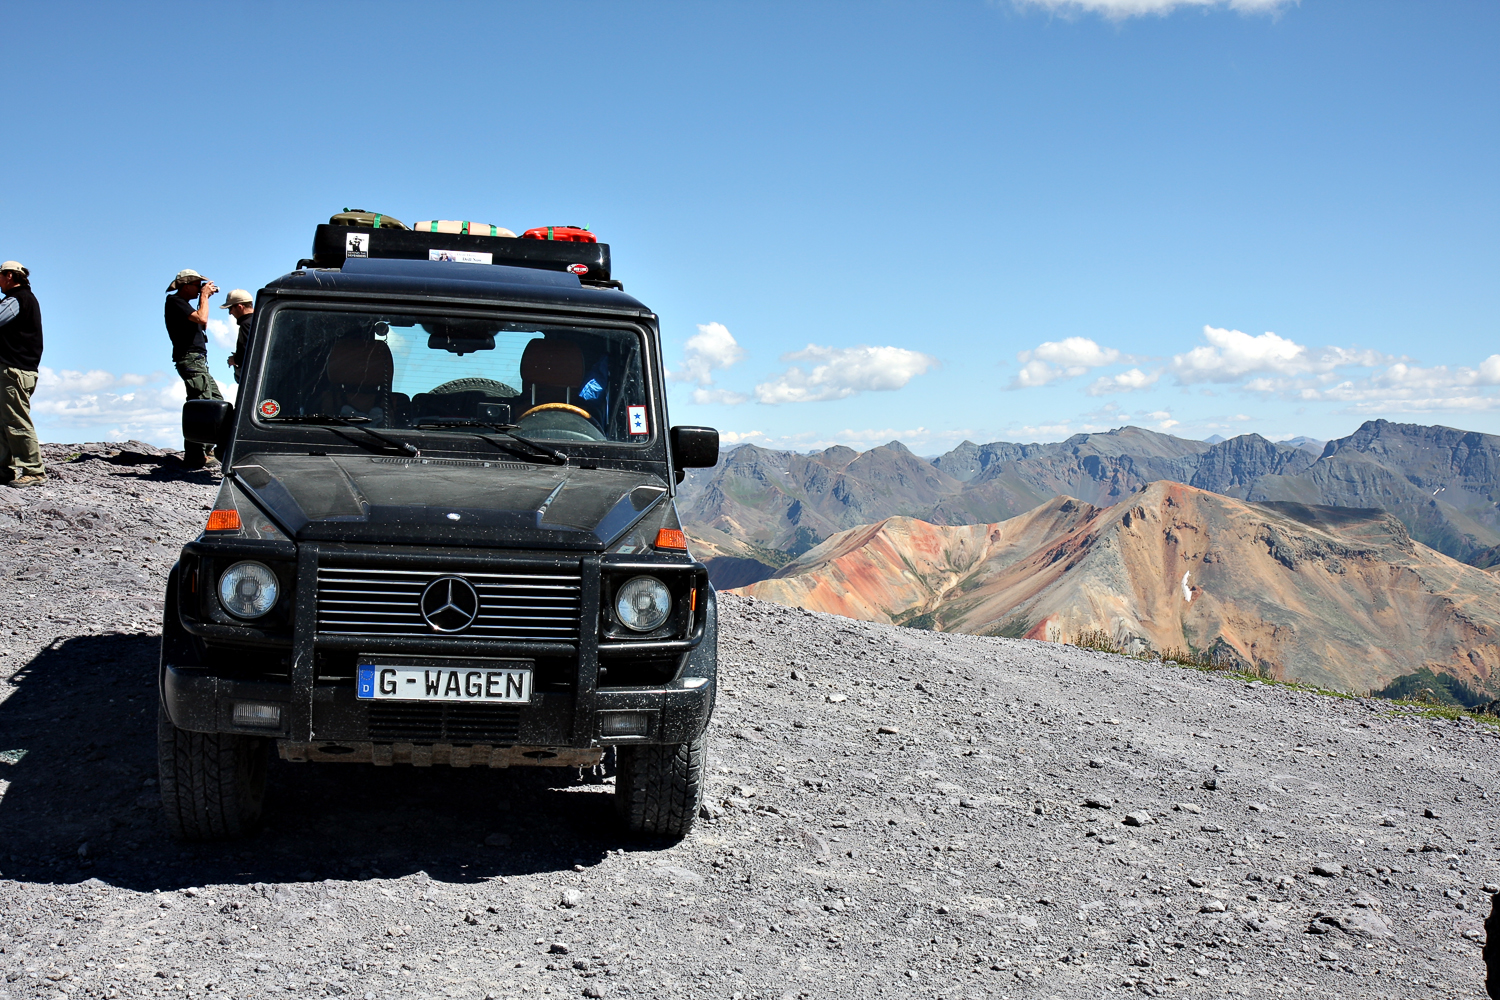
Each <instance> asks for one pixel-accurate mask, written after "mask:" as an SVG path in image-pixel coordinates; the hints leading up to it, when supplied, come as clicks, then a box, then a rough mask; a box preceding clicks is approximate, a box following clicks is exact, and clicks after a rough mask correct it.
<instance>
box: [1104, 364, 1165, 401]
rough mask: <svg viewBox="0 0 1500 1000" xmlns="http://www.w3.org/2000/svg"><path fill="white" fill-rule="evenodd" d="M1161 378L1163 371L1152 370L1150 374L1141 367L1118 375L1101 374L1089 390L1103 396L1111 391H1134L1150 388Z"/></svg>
mask: <svg viewBox="0 0 1500 1000" xmlns="http://www.w3.org/2000/svg"><path fill="white" fill-rule="evenodd" d="M1160 378H1161V372H1159V371H1157V372H1150V373H1149V374H1148V373H1146V372H1143V371H1141V370H1140V369H1139V368H1132V369H1130V370H1129V371H1126V372H1121V373H1120V374H1118V375H1101V376H1099V378H1097V379H1095V380H1094V384H1093V385H1091V386H1089V387H1088V389H1087V392H1088V394H1089V395H1090V396H1103V395H1104V394H1106V393H1110V392H1134V391H1135V390H1137V389H1149V388H1151V387H1152V386H1153V385H1155V384H1156V382H1157V380H1158V379H1160Z"/></svg>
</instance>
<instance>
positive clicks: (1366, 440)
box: [741, 425, 1500, 700]
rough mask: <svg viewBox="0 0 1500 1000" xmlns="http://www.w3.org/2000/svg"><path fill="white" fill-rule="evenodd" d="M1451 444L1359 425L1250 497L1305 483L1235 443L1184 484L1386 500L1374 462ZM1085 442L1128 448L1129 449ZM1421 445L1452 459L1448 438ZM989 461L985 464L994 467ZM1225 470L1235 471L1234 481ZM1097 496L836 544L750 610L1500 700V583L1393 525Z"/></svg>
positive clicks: (788, 572) (1210, 495) (1287, 464)
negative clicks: (1413, 445) (1173, 654)
mask: <svg viewBox="0 0 1500 1000" xmlns="http://www.w3.org/2000/svg"><path fill="white" fill-rule="evenodd" d="M1444 430H1445V429H1442V428H1412V429H1407V428H1397V427H1396V426H1395V425H1383V426H1382V425H1367V426H1366V427H1365V428H1361V431H1362V432H1365V431H1368V432H1369V433H1368V434H1365V435H1364V436H1363V437H1362V436H1361V435H1359V434H1356V435H1354V436H1353V438H1350V439H1344V441H1342V442H1333V443H1332V444H1331V445H1330V446H1329V448H1328V449H1326V450H1325V454H1324V457H1323V458H1322V459H1319V462H1327V463H1328V470H1327V471H1326V472H1321V471H1320V472H1314V471H1313V468H1312V467H1309V466H1307V465H1306V464H1304V465H1303V466H1302V467H1301V469H1300V471H1298V472H1283V473H1281V474H1279V475H1278V474H1263V475H1260V476H1257V477H1252V481H1251V482H1250V483H1249V484H1244V483H1243V477H1242V476H1241V475H1240V474H1239V471H1237V470H1241V471H1242V470H1243V469H1244V468H1247V467H1248V468H1252V469H1254V468H1266V467H1271V468H1276V467H1280V468H1282V469H1284V470H1286V469H1292V468H1296V466H1295V463H1293V462H1291V461H1290V460H1288V459H1286V456H1285V455H1284V454H1283V452H1282V451H1281V450H1279V449H1276V448H1275V446H1271V445H1269V443H1268V442H1264V441H1262V440H1261V439H1259V438H1255V439H1252V440H1247V439H1245V438H1237V439H1234V440H1233V441H1229V442H1225V444H1234V442H1235V441H1238V442H1240V444H1239V445H1238V446H1236V448H1235V449H1234V450H1231V451H1230V452H1228V453H1221V454H1220V455H1219V456H1216V457H1214V458H1212V459H1210V458H1209V457H1208V453H1207V452H1206V451H1205V452H1202V453H1199V457H1200V459H1202V461H1200V462H1199V463H1198V466H1197V468H1195V469H1194V472H1195V474H1197V473H1203V474H1204V475H1205V476H1208V477H1211V481H1214V482H1218V483H1221V484H1224V486H1225V490H1229V489H1244V490H1246V491H1247V492H1248V491H1251V490H1254V489H1259V488H1260V487H1259V485H1258V484H1259V482H1260V481H1261V480H1264V479H1267V478H1271V479H1276V480H1281V479H1290V480H1291V481H1293V482H1294V483H1296V484H1299V485H1298V488H1299V489H1312V488H1320V489H1327V490H1330V491H1332V490H1334V489H1335V488H1336V487H1335V486H1334V485H1327V484H1330V483H1331V484H1336V485H1337V487H1338V488H1342V487H1343V486H1345V485H1347V484H1350V483H1353V484H1355V488H1357V489H1376V490H1380V489H1386V488H1389V487H1390V486H1391V480H1390V478H1389V475H1390V473H1389V469H1388V468H1387V466H1386V465H1384V464H1383V462H1384V461H1388V460H1396V461H1406V462H1409V463H1411V465H1413V466H1415V465H1420V464H1422V463H1420V462H1418V461H1416V460H1415V456H1413V455H1412V454H1410V453H1409V452H1408V451H1407V450H1406V448H1405V446H1404V445H1403V446H1398V444H1397V442H1402V441H1408V440H1409V439H1412V438H1415V439H1417V440H1422V439H1424V435H1422V434H1416V433H1412V432H1413V431H1444ZM1139 433H1142V434H1144V433H1146V432H1139ZM1452 433H1453V434H1461V433H1462V432H1452ZM1092 437H1093V438H1095V439H1097V438H1100V437H1104V438H1107V439H1111V440H1115V441H1120V440H1131V439H1132V435H1130V434H1128V433H1124V432H1122V433H1120V434H1117V435H1093V436H1092ZM1393 437H1394V438H1395V440H1392V438H1393ZM1474 437H1482V435H1474ZM1162 438H1163V436H1162V435H1152V436H1150V437H1149V438H1145V439H1142V440H1144V441H1146V442H1148V443H1154V444H1156V445H1158V446H1159V447H1158V449H1157V450H1156V451H1155V452H1154V453H1153V454H1151V455H1148V456H1144V457H1142V458H1140V460H1139V461H1136V458H1135V456H1132V457H1131V462H1129V463H1126V462H1120V463H1119V464H1117V465H1116V466H1115V469H1116V471H1119V470H1121V469H1122V468H1124V467H1126V466H1127V465H1128V466H1133V467H1134V468H1136V469H1139V468H1141V467H1147V468H1150V467H1152V466H1151V465H1150V464H1149V463H1157V464H1158V465H1160V464H1165V463H1171V462H1175V461H1181V460H1182V459H1181V456H1180V455H1177V454H1174V452H1176V451H1179V450H1180V449H1179V448H1178V446H1177V445H1176V444H1172V443H1169V442H1172V441H1175V439H1167V443H1164V442H1163V441H1162ZM1354 438H1357V439H1358V441H1355V440H1354ZM1426 439H1429V440H1433V441H1434V442H1447V441H1448V440H1449V439H1448V437H1447V436H1446V434H1442V433H1439V434H1431V435H1427V436H1426ZM1381 441H1383V442H1384V444H1383V445H1379V446H1377V443H1378V442H1381ZM1079 444H1080V446H1086V445H1085V443H1083V442H1080V443H1079ZM1335 446H1337V447H1335ZM987 447H989V448H990V449H991V450H990V452H988V453H989V454H992V455H993V454H996V453H998V452H1000V448H999V447H997V446H987ZM1433 447H1437V444H1436V443H1435V444H1434V446H1433ZM876 450H877V451H881V450H882V449H876ZM884 450H885V451H886V452H888V453H892V452H894V457H892V456H890V455H889V454H888V457H887V458H886V459H883V461H889V462H891V463H893V464H896V465H897V466H898V467H904V465H902V464H901V459H900V457H899V456H900V452H895V451H894V449H892V448H890V447H889V446H888V447H887V449H884ZM1471 450H1472V449H1471ZM902 451H904V449H902ZM955 451H956V452H961V453H962V454H960V455H959V456H958V458H957V459H955V460H954V461H951V462H948V463H947V464H948V465H949V466H950V467H953V468H956V469H957V470H958V471H961V472H965V471H966V472H970V473H971V475H970V480H971V481H972V479H974V478H977V477H978V476H979V475H980V474H982V468H983V463H982V461H980V460H979V459H977V458H975V455H976V453H977V454H978V455H983V454H986V452H985V450H984V449H973V448H972V446H970V448H960V449H955ZM1448 454H1449V455H1452V454H1453V450H1452V449H1449V451H1448ZM1340 455H1344V456H1345V457H1344V458H1340V457H1339V456H1340ZM1372 455H1373V456H1376V457H1373V458H1371V457H1366V456H1372ZM948 457H949V456H944V458H945V459H947V458H948ZM1236 457H1239V458H1243V459H1244V462H1243V463H1242V464H1236V461H1235V460H1234V459H1236ZM971 459H972V461H971ZM1095 460H1098V461H1099V462H1100V463H1101V464H1102V463H1103V462H1104V457H1102V456H1100V454H1099V451H1098V450H1093V451H1091V452H1090V453H1089V455H1088V456H1087V458H1086V459H1085V461H1088V462H1090V463H1092V462H1094V461H1095ZM1010 461H1024V459H1020V460H1017V459H1010V458H1006V459H1003V460H1002V459H997V460H995V461H992V462H990V465H989V467H990V468H992V469H993V468H995V467H996V466H997V465H999V464H1000V463H1001V462H1010ZM965 463H967V464H965ZM851 464H852V463H851ZM1427 466H1428V467H1429V468H1430V469H1436V468H1438V467H1441V463H1440V462H1439V461H1437V460H1436V459H1434V460H1432V461H1429V462H1428V463H1427ZM866 467H867V468H868V467H869V464H867V466H866ZM976 467H977V468H976ZM1056 467H1057V468H1061V469H1069V468H1072V467H1071V466H1068V465H1066V464H1065V463H1059V464H1058V466H1056ZM762 468H763V469H764V468H766V467H765V466H762ZM1004 474H1011V473H1008V472H1007V473H1004ZM1213 477H1216V478H1213ZM1444 479H1445V481H1447V482H1450V483H1453V484H1454V486H1452V487H1450V491H1451V492H1455V493H1457V492H1458V491H1459V489H1461V488H1462V487H1461V486H1460V485H1459V484H1460V483H1461V482H1462V479H1461V476H1460V475H1459V474H1458V473H1457V472H1450V473H1449V474H1447V475H1446V476H1445V477H1444ZM940 481H941V480H940ZM991 481H993V480H991ZM1093 481H1094V482H1095V483H1100V484H1104V483H1108V484H1109V485H1108V486H1103V485H1101V487H1100V492H1102V493H1103V494H1104V495H1105V496H1106V497H1108V498H1109V499H1110V500H1111V501H1112V506H1100V505H1098V504H1095V503H1090V502H1084V501H1081V500H1077V499H1072V498H1067V497H1054V498H1052V499H1049V500H1047V501H1045V502H1044V503H1042V504H1040V505H1038V506H1037V507H1036V508H1034V509H1033V510H1030V511H1028V512H1026V513H1024V514H1021V515H1019V516H1017V517H1013V518H1010V519H1008V520H1005V521H1002V522H999V523H988V524H973V525H963V526H941V525H934V524H931V523H927V522H925V521H920V520H916V519H914V518H910V517H893V518H888V519H884V520H881V521H879V522H877V523H874V524H868V525H864V526H861V527H858V528H853V529H850V530H847V531H844V532H841V533H837V534H835V535H834V536H833V537H831V538H829V539H827V540H826V541H824V542H823V543H822V544H820V545H818V546H817V547H816V548H814V549H812V550H811V551H808V552H806V553H803V554H802V555H801V556H800V557H799V558H797V559H795V560H793V561H792V562H790V563H789V564H787V565H785V566H783V567H782V568H781V569H780V570H779V571H778V572H777V573H776V575H775V576H774V577H773V578H771V579H767V580H763V581H760V582H757V583H754V584H752V585H750V586H748V587H746V588H744V589H743V591H741V592H742V593H747V594H751V595H753V596H755V597H758V598H762V599H766V600H771V601H776V602H778V603H782V604H787V605H793V606H798V605H800V606H802V607H806V608H809V609H812V610H818V611H827V612H832V613H835V614H840V615H845V616H848V617H852V618H861V619H866V620H872V621H887V622H897V623H900V624H906V625H912V626H917V627H922V628H932V629H938V630H941V631H950V632H967V633H975V634H983V635H1010V636H1024V637H1029V638H1036V639H1049V640H1052V641H1077V640H1078V639H1079V638H1080V637H1083V636H1087V635H1089V634H1090V633H1095V634H1096V635H1097V634H1100V633H1102V634H1103V635H1104V636H1105V637H1106V641H1107V642H1109V643H1113V644H1116V645H1118V646H1119V647H1120V648H1122V649H1123V650H1124V651H1126V652H1142V651H1145V650H1148V649H1149V650H1155V651H1157V652H1164V651H1170V650H1174V649H1180V650H1190V651H1196V652H1197V653H1199V654H1201V655H1204V656H1207V657H1208V658H1210V659H1211V660H1212V662H1214V663H1215V664H1218V665H1228V666H1235V667H1239V668H1241V669H1246V670H1254V671H1258V672H1260V673H1262V674H1264V675H1267V676H1273V677H1276V678H1278V679H1295V680H1300V681H1305V682H1311V683H1316V684H1321V685H1328V686H1332V687H1336V688H1341V689H1343V690H1351V691H1359V692H1363V691H1367V690H1374V689H1381V688H1387V687H1392V688H1396V689H1401V690H1407V689H1410V688H1412V687H1413V686H1415V687H1417V688H1421V687H1422V686H1423V685H1425V684H1426V683H1428V681H1430V680H1431V679H1432V678H1434V677H1447V678H1454V679H1456V680H1457V681H1458V682H1459V689H1460V690H1466V692H1467V693H1468V695H1469V696H1470V698H1471V700H1477V699H1478V698H1479V697H1481V696H1482V695H1483V693H1486V692H1487V696H1488V697H1494V696H1495V694H1497V693H1500V690H1497V687H1496V684H1495V681H1496V680H1497V679H1500V678H1497V676H1496V670H1497V668H1500V577H1497V576H1496V575H1494V574H1492V573H1488V572H1485V571H1483V570H1480V569H1476V568H1474V567H1472V566H1468V565H1464V564H1462V563H1459V562H1457V561H1455V560H1453V559H1450V558H1448V557H1446V556H1444V555H1442V554H1440V553H1438V552H1435V551H1433V550H1432V549H1430V548H1428V547H1426V546H1424V545H1421V544H1419V543H1415V542H1413V540H1412V537H1411V535H1410V533H1409V532H1408V530H1407V527H1406V525H1405V523H1404V522H1403V521H1402V520H1400V519H1399V518H1398V516H1396V515H1394V514H1391V513H1386V512H1384V511H1381V510H1375V509H1360V508H1354V507H1347V506H1345V507H1330V506H1317V507H1314V506H1308V505H1306V504H1303V503H1298V502H1291V501H1270V502H1264V503H1252V502H1248V501H1245V500H1240V499H1235V498H1232V497H1228V496H1223V495H1220V494H1219V493H1214V492H1209V491H1208V490H1206V489H1201V488H1195V487H1191V486H1184V485H1181V484H1180V483H1175V482H1163V481H1158V482H1154V483H1152V484H1151V485H1150V486H1146V487H1141V488H1133V489H1124V490H1122V491H1121V492H1118V493H1117V492H1115V485H1114V484H1115V480H1114V478H1113V476H1111V477H1110V478H1108V479H1105V478H1102V477H1101V478H1100V479H1094V480H1093ZM1271 485H1273V486H1275V485H1277V484H1276V483H1273V484H1271ZM1412 488H1413V489H1415V490H1421V491H1425V490H1427V489H1428V488H1429V487H1428V485H1427V483H1426V482H1422V483H1420V484H1413V485H1412ZM1434 488H1435V487H1434ZM1338 495H1346V496H1347V495H1354V493H1353V491H1352V490H1351V491H1349V492H1347V493H1341V494H1338ZM1387 495H1393V494H1387ZM1403 495H1404V494H1403ZM1428 496H1429V499H1432V498H1431V497H1430V494H1428ZM1114 501H1118V502H1114ZM1432 502H1433V503H1437V502H1439V501H1437V500H1435V499H1432ZM949 509H956V508H951V507H950V508H949ZM1427 509H1434V508H1431V507H1430V506H1429V507H1427ZM1455 510H1456V508H1455ZM1418 520H1419V521H1421V523H1437V522H1436V521H1435V520H1434V519H1433V518H1428V517H1424V518H1419V519H1418ZM1471 520H1472V518H1471ZM1455 523H1456V522H1455ZM1444 537H1449V536H1448V535H1446V534H1445V536H1444ZM1424 678H1425V680H1424ZM1476 693H1480V694H1476Z"/></svg>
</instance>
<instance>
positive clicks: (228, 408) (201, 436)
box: [182, 399, 234, 445]
mask: <svg viewBox="0 0 1500 1000" xmlns="http://www.w3.org/2000/svg"><path fill="white" fill-rule="evenodd" d="M233 427H234V404H233V403H230V402H228V401H226V400H222V399H190V400H188V401H187V402H186V403H183V404H182V436H183V438H184V439H186V440H187V441H190V442H192V443H193V444H210V445H219V444H222V443H223V442H224V441H225V440H227V439H228V437H229V432H230V430H231V429H232V428H233Z"/></svg>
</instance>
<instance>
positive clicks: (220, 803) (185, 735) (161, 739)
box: [156, 707, 269, 841]
mask: <svg viewBox="0 0 1500 1000" xmlns="http://www.w3.org/2000/svg"><path fill="white" fill-rule="evenodd" d="M268 744H269V741H268V740H266V739H265V738H264V737H260V736H235V735H231V734H229V733H193V732H189V731H187V730H186V729H178V728H177V727H176V726H174V725H172V720H171V719H170V718H168V717H167V713H166V710H165V709H162V708H160V707H158V709H157V720H156V764H157V773H158V775H159V779H160V784H161V807H162V814H163V815H164V816H165V818H166V823H167V830H168V831H169V832H170V833H171V834H172V836H174V837H176V838H177V839H178V840H190V841H201V840H230V839H233V838H235V837H242V836H244V835H245V834H247V833H249V832H250V831H252V830H254V829H255V827H256V826H257V825H259V823H260V816H261V806H262V803H263V802H264V801H265V796H266V765H267V758H268V757H269V748H268Z"/></svg>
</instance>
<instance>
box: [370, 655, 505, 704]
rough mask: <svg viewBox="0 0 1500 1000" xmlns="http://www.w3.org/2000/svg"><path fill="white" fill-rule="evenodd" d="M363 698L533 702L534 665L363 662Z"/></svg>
mask: <svg viewBox="0 0 1500 1000" xmlns="http://www.w3.org/2000/svg"><path fill="white" fill-rule="evenodd" d="M355 684H356V688H355V692H356V696H357V697H358V698H359V699H360V700H361V701H385V700H389V701H467V702H511V703H518V702H520V703H524V702H529V701H531V666H530V664H527V665H526V666H519V665H517V666H514V667H512V666H501V665H499V664H494V665H485V666H479V665H474V666H467V667H466V666H452V667H447V666H444V667H399V666H387V665H384V664H372V663H361V664H360V665H359V672H358V677H357V679H356V681H355Z"/></svg>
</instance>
